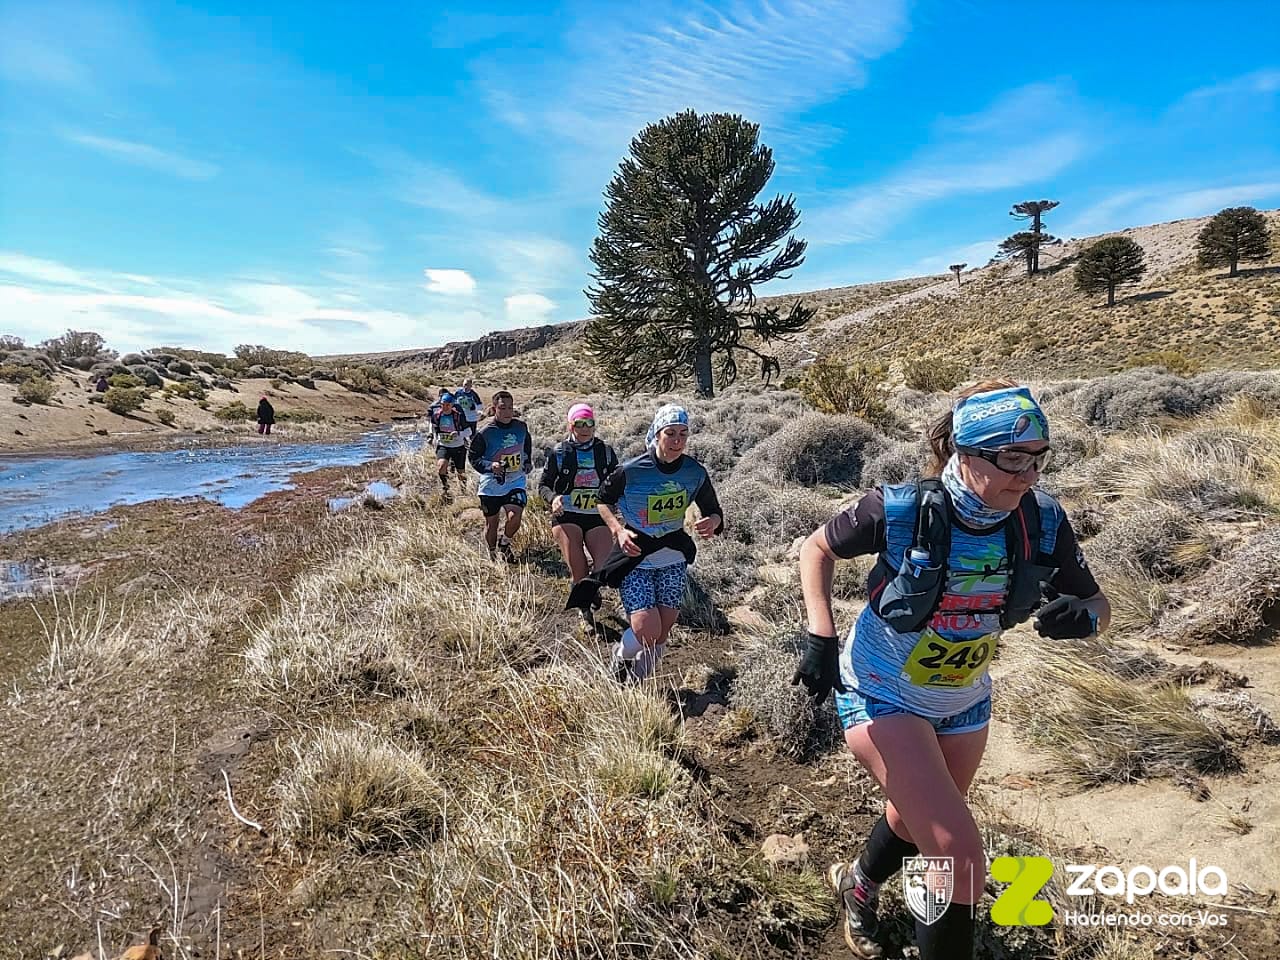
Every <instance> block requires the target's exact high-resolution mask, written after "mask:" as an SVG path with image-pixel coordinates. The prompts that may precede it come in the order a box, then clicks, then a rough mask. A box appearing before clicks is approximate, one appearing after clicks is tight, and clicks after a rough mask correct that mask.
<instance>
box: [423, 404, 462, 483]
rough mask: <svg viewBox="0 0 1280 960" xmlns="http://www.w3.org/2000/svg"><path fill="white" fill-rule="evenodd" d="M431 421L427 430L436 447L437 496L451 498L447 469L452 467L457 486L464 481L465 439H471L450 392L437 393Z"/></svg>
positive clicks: (430, 415) (430, 416) (430, 417)
mask: <svg viewBox="0 0 1280 960" xmlns="http://www.w3.org/2000/svg"><path fill="white" fill-rule="evenodd" d="M428 418H429V419H430V421H431V433H432V436H433V438H434V440H435V446H436V471H437V472H438V473H439V474H440V495H441V496H442V497H443V498H444V499H445V500H446V501H448V500H451V499H452V494H450V493H449V468H450V467H452V468H453V473H454V475H455V476H456V477H457V478H458V485H459V486H460V487H461V486H464V485H465V484H466V475H467V441H468V440H469V439H470V438H471V427H470V426H469V425H468V424H467V418H466V417H465V416H463V413H462V411H461V410H459V409H458V408H457V407H456V406H455V405H454V400H453V394H451V393H445V394H442V395H441V396H440V402H439V403H438V404H436V405H435V406H434V407H432V408H431V412H430V414H429V417H428Z"/></svg>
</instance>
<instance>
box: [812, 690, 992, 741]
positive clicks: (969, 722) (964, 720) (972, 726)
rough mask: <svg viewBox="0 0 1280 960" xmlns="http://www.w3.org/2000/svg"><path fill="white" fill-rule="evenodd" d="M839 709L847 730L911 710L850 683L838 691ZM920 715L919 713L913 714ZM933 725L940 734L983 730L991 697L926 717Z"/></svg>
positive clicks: (842, 724)
mask: <svg viewBox="0 0 1280 960" xmlns="http://www.w3.org/2000/svg"><path fill="white" fill-rule="evenodd" d="M835 699H836V713H837V714H838V715H839V717H840V726H841V727H843V728H844V729H845V730H852V729H853V728H854V727H856V726H860V725H861V724H864V723H870V722H871V721H872V720H878V719H879V718H881V717H891V716H893V715H894V714H899V713H906V714H910V713H911V711H910V710H905V709H903V708H902V707H899V706H898V705H897V704H893V703H889V702H888V701H887V700H877V699H876V698H875V697H868V696H864V695H863V694H861V693H859V692H858V691H857V690H855V689H854V688H852V687H850V688H849V692H848V693H839V692H837V693H836V695H835ZM914 716H919V714H914ZM922 719H924V720H928V721H929V723H931V724H932V725H933V729H934V731H935V732H936V733H937V734H938V735H939V736H943V735H944V734H952V733H973V732H974V731H976V730H981V729H982V728H983V727H985V726H986V725H987V724H988V723H989V722H990V721H991V698H990V697H987V698H986V699H985V700H980V701H979V702H977V703H975V704H974V705H973V706H972V707H970V708H969V709H968V710H963V711H961V712H960V713H957V714H956V715H955V716H951V717H923V718H922Z"/></svg>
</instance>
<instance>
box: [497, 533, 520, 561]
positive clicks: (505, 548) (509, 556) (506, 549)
mask: <svg viewBox="0 0 1280 960" xmlns="http://www.w3.org/2000/svg"><path fill="white" fill-rule="evenodd" d="M498 553H499V555H500V556H501V557H502V559H503V560H505V561H507V563H515V562H516V552H515V551H514V550H512V549H511V541H510V540H508V539H507V538H506V537H499V538H498Z"/></svg>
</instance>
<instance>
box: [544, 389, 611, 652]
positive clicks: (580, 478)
mask: <svg viewBox="0 0 1280 960" xmlns="http://www.w3.org/2000/svg"><path fill="white" fill-rule="evenodd" d="M567 419H568V422H569V435H568V436H567V437H565V439H563V440H561V441H560V442H559V443H557V444H556V445H555V447H553V448H552V450H551V452H550V453H549V454H548V455H547V462H546V464H544V466H543V468H542V477H541V479H540V480H539V481H538V493H539V495H540V496H541V497H542V499H543V500H545V501H547V503H548V504H549V505H550V507H551V532H552V535H553V536H554V537H555V538H556V543H557V544H559V546H560V555H561V556H563V557H564V562H565V563H566V564H568V565H569V576H570V579H571V580H572V581H573V582H574V583H577V582H578V581H579V580H581V579H582V578H583V577H585V576H586V575H587V573H588V571H589V570H594V569H599V567H600V565H601V564H603V563H604V558H605V557H606V556H608V555H609V550H610V549H611V548H612V546H613V538H612V536H611V534H610V533H609V528H608V527H607V526H606V525H605V522H604V518H603V517H601V516H600V512H599V511H598V510H597V509H596V503H597V500H598V498H599V493H600V484H602V483H603V482H604V481H605V478H607V477H608V476H609V474H611V473H613V471H614V470H615V469H617V466H618V455H617V454H616V453H614V452H613V448H612V447H610V446H609V445H608V444H607V443H605V442H604V441H603V440H601V439H600V438H599V437H597V436H596V415H595V411H594V410H592V409H591V407H590V406H588V405H587V404H585V403H576V404H574V405H573V406H572V407H570V408H569V415H568V418H567ZM588 554H590V557H591V559H590V564H588V560H587V555H588ZM579 609H580V612H581V616H582V622H583V623H584V624H585V625H586V626H587V628H588V629H592V628H594V626H595V623H594V619H593V617H592V613H591V609H590V607H582V608H579Z"/></svg>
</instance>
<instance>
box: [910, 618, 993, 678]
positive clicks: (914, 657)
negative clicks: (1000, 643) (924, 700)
mask: <svg viewBox="0 0 1280 960" xmlns="http://www.w3.org/2000/svg"><path fill="white" fill-rule="evenodd" d="M995 652H996V634H994V633H989V634H987V635H986V636H985V637H977V638H975V639H973V640H944V639H943V638H942V636H941V635H940V634H938V633H937V632H936V631H934V630H930V629H926V630H925V631H924V632H923V633H921V634H920V639H919V640H918V641H917V642H916V645H915V647H913V648H912V650H911V654H910V655H909V656H908V657H907V662H906V663H905V664H904V665H903V667H902V672H903V675H904V677H905V678H906V679H907V680H909V681H910V682H911V683H913V684H915V685H916V686H917V687H944V688H952V687H968V686H972V685H973V680H974V677H976V676H978V675H979V674H980V673H981V672H982V671H984V670H986V668H987V664H989V663H990V662H991V657H992V656H993V655H994V654H995Z"/></svg>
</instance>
